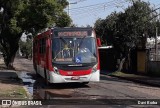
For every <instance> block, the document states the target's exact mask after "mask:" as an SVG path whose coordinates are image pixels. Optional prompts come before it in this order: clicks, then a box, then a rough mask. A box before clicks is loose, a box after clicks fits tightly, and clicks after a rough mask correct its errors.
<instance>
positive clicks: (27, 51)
mask: <svg viewBox="0 0 160 108" xmlns="http://www.w3.org/2000/svg"><path fill="white" fill-rule="evenodd" d="M20 51H21V52H22V56H24V57H26V58H29V57H31V55H32V39H29V38H27V40H26V42H23V41H20Z"/></svg>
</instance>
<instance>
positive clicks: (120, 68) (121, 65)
mask: <svg viewBox="0 0 160 108" xmlns="http://www.w3.org/2000/svg"><path fill="white" fill-rule="evenodd" d="M125 60H126V58H123V59H122V60H121V62H120V64H119V67H118V70H117V71H118V72H120V71H121V70H122V68H123V64H124V62H125Z"/></svg>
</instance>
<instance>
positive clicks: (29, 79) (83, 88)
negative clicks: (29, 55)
mask: <svg viewBox="0 0 160 108" xmlns="http://www.w3.org/2000/svg"><path fill="white" fill-rule="evenodd" d="M15 64H16V65H17V66H19V67H20V65H22V64H23V66H21V72H19V73H18V74H19V76H20V78H22V80H23V83H24V85H25V86H26V87H27V88H28V91H29V92H30V94H31V95H32V98H33V99H80V100H85V99H86V100H87V99H160V88H158V87H151V86H147V85H142V84H138V83H134V82H131V81H126V80H122V79H119V78H115V77H110V76H107V75H101V77H100V79H101V80H100V82H90V83H89V84H88V85H82V84H79V83H69V84H50V85H49V86H46V85H45V83H44V79H43V78H42V77H40V76H38V77H37V76H36V75H35V73H34V72H33V68H32V65H31V64H32V61H29V60H25V59H23V58H21V59H16V61H15ZM23 68H24V69H26V68H28V71H26V70H25V71H23ZM124 104H125V103H124Z"/></svg>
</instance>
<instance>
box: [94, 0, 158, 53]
mask: <svg viewBox="0 0 160 108" xmlns="http://www.w3.org/2000/svg"><path fill="white" fill-rule="evenodd" d="M151 13H152V10H151V8H150V4H149V3H146V2H143V1H139V0H138V1H135V2H133V5H132V6H130V7H128V8H127V9H126V10H125V12H124V13H122V12H119V13H116V12H113V13H111V14H110V15H109V16H107V17H106V19H98V20H97V21H96V23H95V30H96V33H97V35H98V36H100V38H101V40H102V42H103V43H104V44H107V45H113V46H114V47H115V48H116V51H117V52H119V53H122V54H123V56H127V55H128V53H129V51H130V49H132V48H135V47H136V46H137V45H138V43H142V39H143V37H144V38H145V37H149V36H154V34H155V28H156V25H157V23H158V22H156V21H155V20H154V19H153V20H150V19H152V16H151ZM153 15H155V14H154V13H153ZM157 26H160V25H159V24H158V25H157Z"/></svg>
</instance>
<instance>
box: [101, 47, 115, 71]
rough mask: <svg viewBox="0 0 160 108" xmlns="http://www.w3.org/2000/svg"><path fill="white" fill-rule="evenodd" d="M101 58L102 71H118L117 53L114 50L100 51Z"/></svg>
mask: <svg viewBox="0 0 160 108" xmlns="http://www.w3.org/2000/svg"><path fill="white" fill-rule="evenodd" d="M99 56H100V68H101V70H105V71H115V70H116V60H115V52H114V49H113V48H106V49H99Z"/></svg>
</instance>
